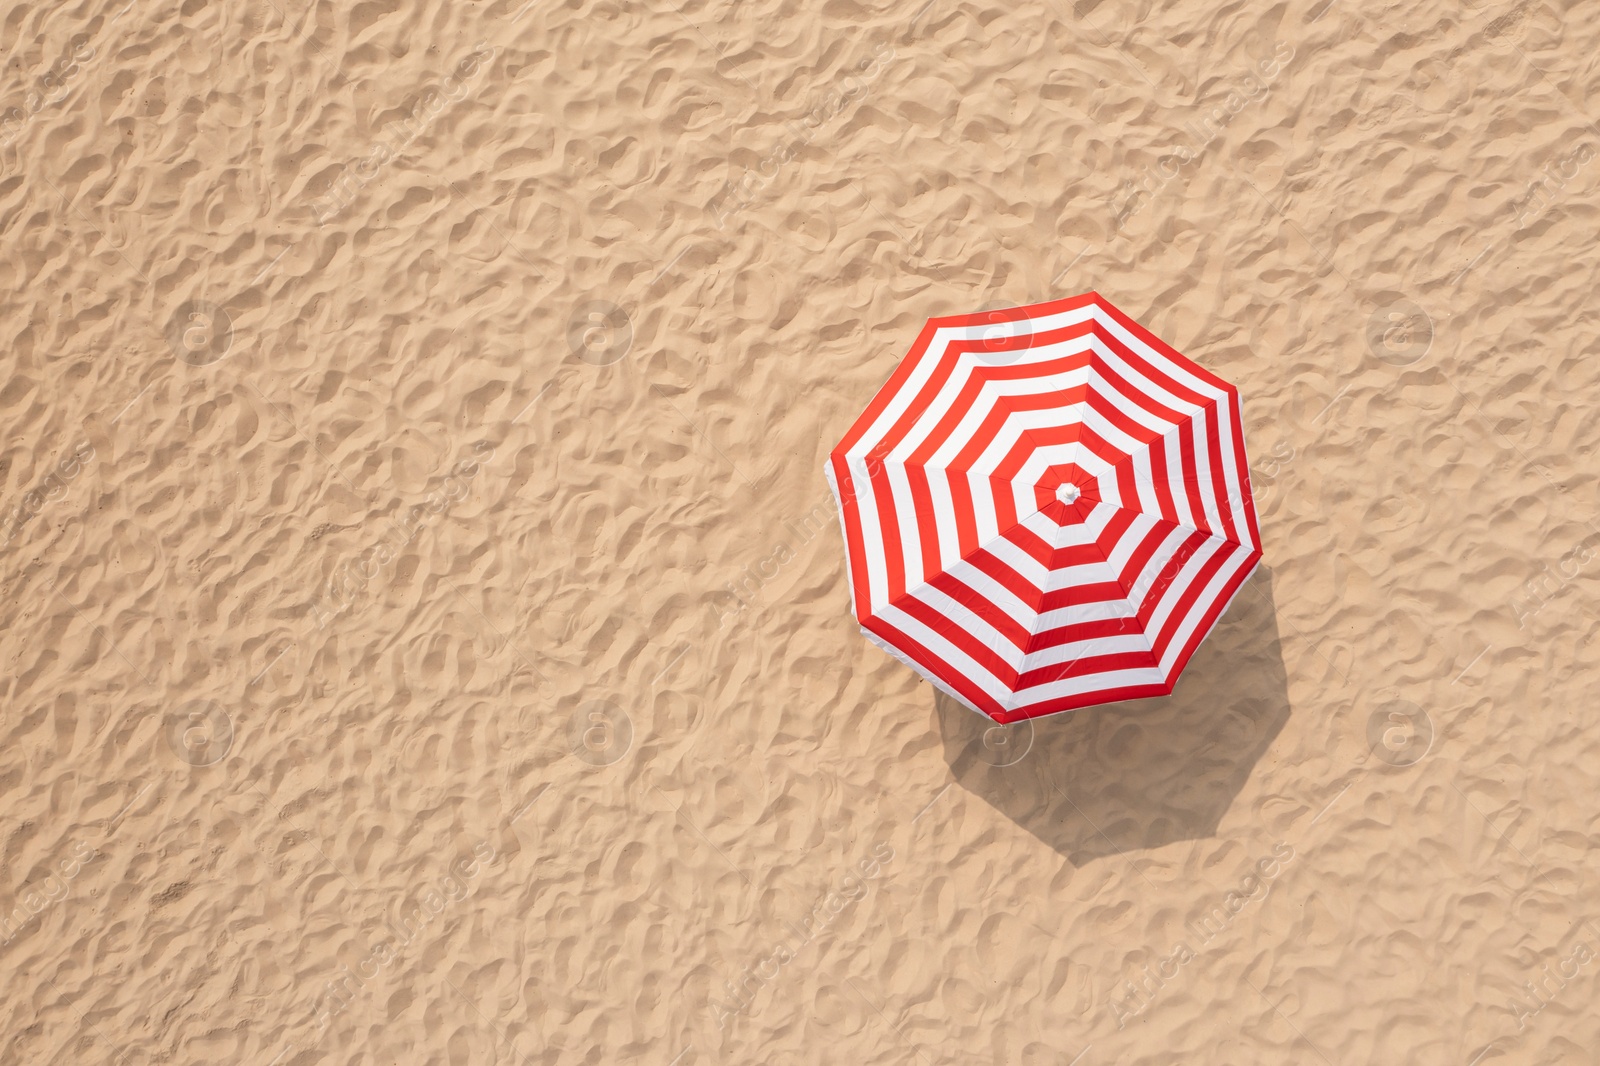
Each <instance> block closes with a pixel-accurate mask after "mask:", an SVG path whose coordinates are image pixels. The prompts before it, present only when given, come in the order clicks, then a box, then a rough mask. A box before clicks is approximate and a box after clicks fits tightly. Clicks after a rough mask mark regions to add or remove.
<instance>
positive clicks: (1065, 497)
mask: <svg viewBox="0 0 1600 1066" xmlns="http://www.w3.org/2000/svg"><path fill="white" fill-rule="evenodd" d="M1079 495H1081V493H1080V492H1079V491H1078V486H1076V485H1074V484H1073V483H1072V482H1070V481H1066V482H1063V483H1061V484H1060V485H1057V486H1056V499H1058V500H1060V501H1061V502H1062V503H1077V502H1078V497H1079Z"/></svg>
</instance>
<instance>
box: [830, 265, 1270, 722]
mask: <svg viewBox="0 0 1600 1066" xmlns="http://www.w3.org/2000/svg"><path fill="white" fill-rule="evenodd" d="M827 476H828V483H829V485H830V486H831V487H832V488H833V492H834V496H835V498H836V499H837V501H838V504H839V509H840V514H841V518H842V520H843V524H844V534H845V545H846V552H847V557H848V560H849V568H850V588H851V600H852V605H853V608H854V610H855V615H856V619H857V621H859V622H860V623H861V626H862V629H863V630H864V631H865V632H866V634H867V636H868V637H869V638H870V639H872V641H873V642H874V643H876V644H878V645H879V646H881V647H882V648H884V649H885V650H886V651H888V652H889V653H890V654H891V655H894V656H895V657H897V658H899V659H901V660H902V661H904V662H905V663H907V664H908V665H909V666H911V667H912V668H914V669H916V670H917V671H918V672H919V673H921V674H922V675H923V676H924V677H926V678H927V679H928V680H929V681H931V682H933V683H934V684H935V685H937V686H938V687H939V688H941V689H943V690H944V691H946V692H948V693H949V694H950V695H952V696H954V697H955V698H956V699H958V700H960V701H961V702H962V703H965V704H966V705H967V706H969V707H971V708H973V709H974V710H977V711H979V712H981V713H983V714H986V715H988V716H989V717H991V718H993V719H995V720H996V721H999V722H1011V721H1016V720H1018V719H1022V718H1033V717H1037V716H1039V715H1043V714H1053V713H1055V712H1057V711H1069V710H1074V709H1077V708H1080V707H1088V706H1092V705H1095V704H1101V703H1112V702H1115V701H1118V700H1128V699H1138V698H1142V697H1146V696H1163V695H1167V694H1168V693H1170V692H1171V691H1172V686H1173V684H1174V683H1175V682H1176V680H1177V678H1178V675H1179V673H1180V672H1181V671H1182V670H1183V667H1184V664H1185V663H1187V662H1188V661H1189V657H1190V656H1191V655H1192V654H1193V653H1194V650H1195V648H1196V647H1198V646H1199V644H1200V642H1201V641H1202V640H1204V639H1205V636H1206V634H1207V633H1208V632H1210V630H1211V627H1212V625H1213V624H1214V623H1215V622H1216V620H1217V619H1218V618H1219V617H1220V616H1221V615H1222V612H1223V611H1224V610H1226V609H1227V606H1228V603H1229V602H1230V601H1231V600H1232V599H1233V596H1234V594H1235V593H1236V592H1238V591H1239V589H1240V587H1241V586H1243V584H1244V583H1245V581H1246V580H1248V579H1249V577H1250V574H1251V573H1252V572H1253V571H1254V570H1255V567H1256V564H1257V563H1258V562H1259V561H1260V559H1261V547H1260V545H1261V535H1260V530H1259V528H1258V526H1257V523H1256V514H1255V507H1254V505H1253V503H1252V501H1251V496H1250V471H1249V464H1248V460H1247V459H1246V458H1245V451H1244V427H1243V425H1242V423H1241V421H1240V411H1239V393H1238V390H1236V389H1235V388H1234V387H1233V386H1232V385H1229V384H1228V383H1227V382H1225V381H1223V380H1222V379H1220V378H1218V377H1217V376H1216V375H1214V374H1212V373H1210V372H1209V371H1207V370H1205V369H1204V368H1202V367H1200V366H1198V365H1196V364H1195V363H1193V362H1191V361H1190V360H1189V359H1187V358H1185V357H1184V356H1182V355H1179V354H1178V353H1177V352H1176V351H1174V350H1173V349H1172V348H1171V347H1169V346H1168V345H1166V344H1165V343H1163V342H1162V341H1160V340H1158V339H1156V338H1155V337H1154V336H1153V335H1151V334H1150V332H1149V331H1147V330H1145V329H1144V328H1143V327H1142V326H1140V325H1139V324H1138V323H1136V322H1134V321H1133V320H1132V319H1130V318H1129V317H1128V316H1127V315H1125V314H1123V313H1122V312H1121V311H1119V310H1117V309H1116V308H1115V307H1113V306H1112V305H1111V304H1110V302H1109V301H1107V300H1106V299H1105V298H1104V297H1102V296H1100V295H1099V294H1098V293H1093V292H1091V293H1085V294H1084V295H1082V296H1075V297H1072V298H1070V299H1065V300H1057V301H1054V302H1051V303H1044V304H1036V305H1034V306H1032V307H1021V308H1014V309H1011V310H1007V311H989V312H982V313H979V314H973V315H965V316H960V317H954V318H936V319H932V320H930V321H929V322H928V324H927V325H926V326H925V327H923V330H922V333H921V335H920V336H918V337H917V341H916V343H915V344H914V345H913V346H912V348H911V352H910V354H908V355H907V356H906V357H905V359H904V360H903V361H902V362H901V364H900V367H899V369H898V370H896V371H895V374H894V376H893V377H892V378H891V379H890V380H889V383H888V384H887V385H885V386H884V387H883V388H882V389H881V390H880V391H879V393H878V395H877V397H876V398H875V399H874V400H873V401H872V404H871V405H870V406H869V407H868V408H867V410H866V411H865V412H864V413H863V414H862V415H861V417H860V418H859V419H858V420H857V421H856V423H855V425H854V426H852V427H851V428H850V432H849V433H847V434H846V435H845V438H844V440H842V441H840V442H839V445H838V447H836V448H835V449H834V450H833V453H832V455H831V456H830V459H829V463H828V467H827Z"/></svg>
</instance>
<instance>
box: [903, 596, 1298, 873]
mask: <svg viewBox="0 0 1600 1066" xmlns="http://www.w3.org/2000/svg"><path fill="white" fill-rule="evenodd" d="M934 705H935V711H936V714H937V717H938V721H939V729H940V732H941V733H942V734H943V736H944V748H945V759H946V761H948V762H949V764H950V769H951V772H952V773H954V775H955V779H956V782H957V783H958V784H960V785H961V787H963V788H965V789H966V790H967V791H968V792H971V793H972V794H973V795H975V796H978V797H979V798H981V799H983V800H984V801H985V802H987V803H988V804H990V805H991V806H992V807H994V808H995V809H996V810H998V811H999V812H1000V813H1002V814H1004V815H1005V816H1006V817H1008V818H1010V819H1011V820H1012V821H1013V822H1015V823H1016V824H1017V825H1019V826H1021V827H1022V828H1023V829H1026V830H1027V831H1028V832H1030V833H1032V834H1033V835H1034V836H1036V837H1038V838H1039V839H1040V840H1042V841H1044V842H1045V843H1046V844H1048V845H1050V847H1052V848H1054V849H1055V850H1056V851H1057V852H1058V853H1059V854H1060V855H1061V856H1062V857H1063V858H1065V859H1066V860H1067V861H1068V862H1070V863H1072V864H1073V865H1074V866H1083V865H1085V864H1087V863H1089V862H1091V861H1092V860H1094V859H1099V858H1104V857H1105V856H1107V855H1118V854H1122V853H1125V852H1130V851H1140V850H1145V849H1149V848H1157V847H1161V846H1162V845H1164V844H1171V843H1174V842H1178V841H1183V840H1199V839H1203V838H1205V837H1210V836H1214V835H1215V834H1216V829H1217V825H1218V823H1219V822H1220V821H1221V820H1222V816H1223V815H1224V814H1225V813H1227V810H1228V808H1229V806H1230V805H1231V804H1232V803H1233V800H1234V797H1236V796H1237V795H1238V794H1239V791H1240V790H1241V789H1242V788H1243V787H1244V783H1245V781H1246V780H1247V779H1248V778H1249V776H1250V771H1251V770H1252V769H1253V768H1254V767H1255V764H1256V762H1257V760H1259V759H1260V758H1261V756H1262V755H1263V754H1264V753H1265V752H1266V750H1267V748H1268V746H1269V745H1270V744H1271V743H1272V739H1273V738H1274V737H1275V736H1277V735H1278V731H1279V730H1281V729H1282V728H1283V725H1284V723H1285V722H1287V721H1288V720H1289V682H1288V673H1287V671H1286V670H1285V669H1284V665H1283V651H1282V646H1281V643H1280V641H1279V638H1278V620H1277V606H1276V603H1275V601H1274V600H1273V596H1272V575H1271V573H1270V572H1269V571H1268V570H1267V568H1266V567H1265V566H1262V567H1260V568H1258V569H1257V570H1256V572H1255V574H1254V575H1253V576H1252V577H1251V579H1250V581H1249V582H1248V583H1247V584H1246V585H1245V587H1243V588H1241V589H1240V590H1239V593H1238V595H1237V596H1236V597H1235V598H1234V601H1233V603H1232V604H1230V605H1229V607H1228V611H1227V613H1226V614H1225V615H1224V616H1223V617H1222V618H1221V619H1220V620H1219V621H1218V622H1217V625H1216V627H1215V628H1214V629H1213V630H1212V631H1211V635H1210V636H1208V637H1207V638H1206V639H1205V641H1204V642H1203V643H1202V644H1201V645H1200V647H1199V649H1198V650H1197V651H1196V652H1195V653H1194V656H1193V657H1192V658H1191V659H1190V660H1189V664H1188V666H1187V667H1186V668H1185V670H1184V672H1183V675H1182V676H1181V677H1180V678H1179V679H1178V684H1177V687H1176V688H1175V689H1174V690H1173V693H1172V695H1170V696H1165V697H1161V698H1158V699H1147V700H1132V701H1129V702H1127V703H1118V704H1112V705H1109V706H1105V707H1096V708H1088V709H1085V710H1082V711H1075V712H1071V713H1068V714H1060V715H1054V716H1051V717H1046V718H1042V719H1038V720H1035V721H1033V722H1019V723H1016V724H1014V725H1010V726H997V725H995V724H994V723H993V722H990V721H989V720H988V719H987V718H985V717H983V716H982V715H979V714H977V713H975V712H974V711H972V710H970V709H969V708H967V707H964V706H962V705H961V704H959V703H957V702H956V701H955V700H953V699H951V698H950V697H948V696H946V695H944V694H943V693H938V694H937V697H936V699H935V703H934Z"/></svg>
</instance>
